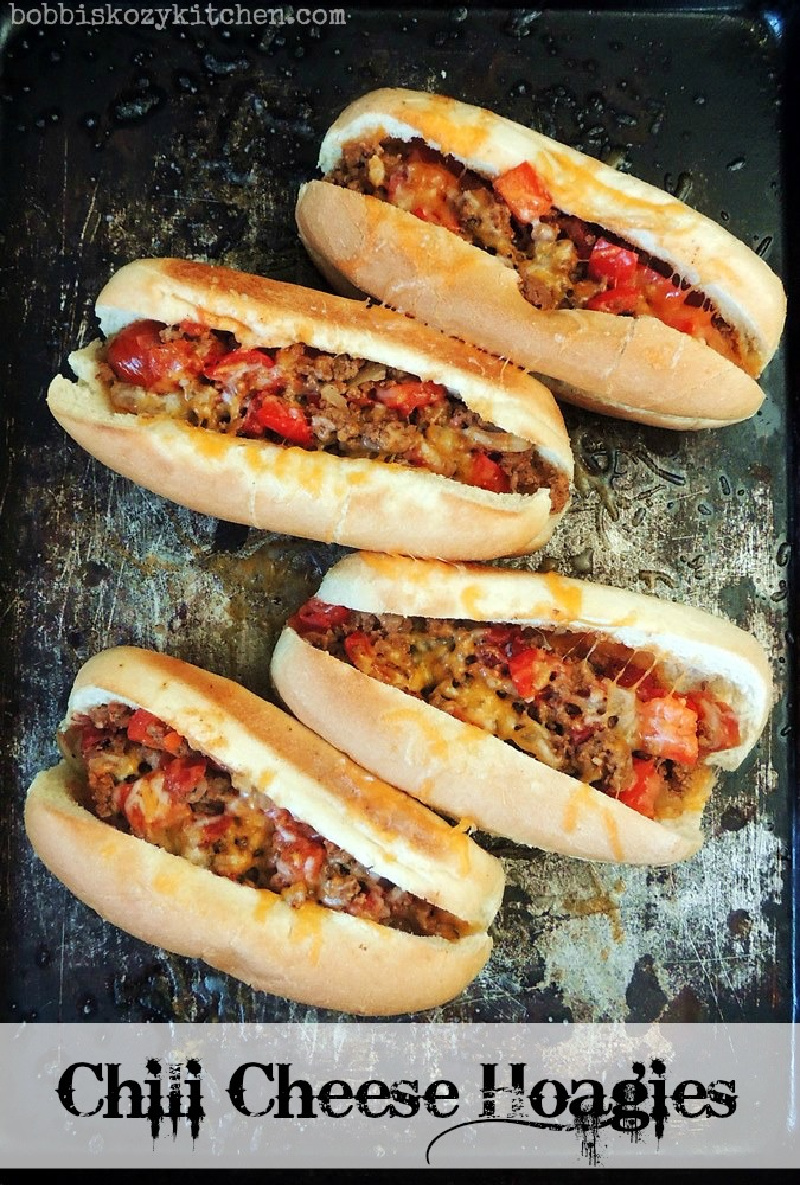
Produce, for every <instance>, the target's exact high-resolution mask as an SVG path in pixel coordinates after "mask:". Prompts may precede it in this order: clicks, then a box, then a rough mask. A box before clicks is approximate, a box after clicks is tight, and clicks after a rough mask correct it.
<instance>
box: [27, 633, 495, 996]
mask: <svg viewBox="0 0 800 1185" xmlns="http://www.w3.org/2000/svg"><path fill="white" fill-rule="evenodd" d="M59 745H60V747H61V749H62V751H63V753H64V757H65V760H64V761H62V763H61V764H60V765H58V766H57V767H55V768H53V769H50V770H48V771H46V772H44V773H42V774H40V775H39V776H38V777H37V778H36V779H35V781H34V782H33V784H32V786H31V788H30V790H29V793H28V796H27V800H26V806H25V825H26V829H27V833H28V835H29V837H30V840H31V842H32V844H33V847H34V849H35V850H36V852H37V853H38V855H39V856H40V857H41V859H42V860H43V861H44V863H45V864H46V865H47V867H48V868H49V869H50V870H51V871H52V872H53V873H54V874H55V875H56V876H57V877H58V878H59V879H60V880H61V881H63V882H64V884H65V885H67V886H68V888H70V889H71V890H72V891H73V892H74V893H75V894H76V895H77V896H78V897H79V898H80V899H81V900H83V901H84V902H86V903H87V904H88V905H90V906H91V907H92V908H93V909H95V910H96V911H97V912H98V913H100V914H101V915H102V916H103V917H104V918H106V919H108V920H110V921H112V922H113V923H114V924H115V925H117V926H119V927H120V928H121V929H123V930H126V931H128V932H129V933H131V934H134V935H136V936H137V937H139V938H142V939H144V940H146V941H147V942H151V943H153V944H155V945H158V946H161V947H164V948H165V949H167V950H170V951H173V952H175V953H178V954H181V955H187V956H190V957H193V958H195V957H196V958H202V959H204V960H205V961H206V962H207V963H209V964H211V965H212V966H213V967H216V968H218V969H219V970H221V971H225V972H228V973H230V974H231V975H234V976H236V977H237V978H239V979H241V980H243V981H244V982H246V983H248V984H250V985H252V986H253V987H255V988H258V989H260V990H263V991H267V992H272V993H275V994H279V995H282V996H287V997H289V998H290V999H294V1000H299V1001H302V1002H305V1003H309V1004H314V1005H318V1006H321V1007H326V1008H334V1009H339V1010H343V1011H346V1012H352V1013H362V1014H365V1015H384V1014H387V1015H388V1014H394V1013H401V1012H406V1011H415V1010H418V1009H422V1008H429V1007H433V1006H434V1005H438V1004H440V1003H443V1002H444V1001H446V1000H448V999H450V998H451V997H453V996H455V995H457V994H458V993H459V992H460V991H461V989H462V988H463V987H464V986H465V985H466V984H467V983H468V982H469V981H470V980H471V979H472V978H473V977H474V976H475V975H477V973H478V971H479V970H480V969H481V967H482V966H483V965H484V963H485V962H486V960H487V958H488V957H489V953H490V950H491V945H492V943H491V939H490V938H489V937H488V935H487V933H486V929H487V926H488V925H489V923H490V922H491V920H492V918H493V917H494V915H495V913H496V911H497V908H498V906H499V903H500V899H501V896H502V892H503V884H504V877H503V872H502V865H501V864H500V862H499V861H498V860H496V859H495V858H494V857H492V856H490V855H488V854H487V853H486V852H484V851H483V850H482V849H480V848H479V847H478V846H477V845H476V844H475V843H474V842H473V841H472V840H471V839H470V838H469V837H468V836H467V835H466V834H462V833H459V832H458V831H456V830H454V829H453V828H451V827H449V826H448V825H447V824H446V823H445V822H444V821H443V820H441V819H440V818H439V817H438V816H437V815H435V814H433V812H431V811H429V810H427V808H425V807H423V806H422V805H420V804H419V803H416V802H414V801H413V800H411V799H409V798H408V796H407V795H404V794H402V793H401V792H400V791H399V790H396V789H394V788H393V787H391V786H387V785H386V784H385V783H383V782H381V781H380V780H378V779H377V778H375V777H373V776H371V775H370V774H368V773H366V772H365V771H364V770H363V769H360V768H359V767H358V766H356V765H355V764H354V763H353V762H352V761H350V759H349V758H346V757H345V756H344V755H343V754H341V753H339V752H337V751H336V750H334V749H332V748H331V747H330V746H329V745H328V744H327V743H326V742H325V741H323V740H320V738H319V737H317V736H315V735H314V734H313V733H311V732H310V731H309V730H308V729H307V728H305V727H304V726H303V725H302V724H298V722H297V721H296V720H292V719H291V718H290V717H288V716H287V715H286V714H285V713H284V712H282V711H280V709H278V708H276V707H274V706H273V705H271V704H269V703H266V702H265V701H263V700H261V699H259V698H258V697H256V696H255V695H253V694H251V693H250V692H248V691H246V690H245V689H244V688H242V687H240V686H238V685H237V684H235V683H232V682H230V681H229V680H227V679H223V678H221V677H220V676H218V675H214V674H210V673H208V672H206V671H203V670H200V669H199V668H197V667H194V666H191V665H189V664H187V663H184V662H181V661H179V660H178V659H175V658H170V657H167V656H164V655H161V654H156V653H154V652H151V651H145V650H138V649H135V648H132V647H119V648H117V649H113V650H108V651H104V652H102V653H100V654H98V655H96V656H95V657H94V658H92V659H90V660H89V662H88V663H86V665H85V666H84V667H83V668H82V669H81V671H80V672H79V674H78V677H77V679H76V680H75V684H74V687H73V690H72V694H71V696H70V701H69V708H68V711H67V715H66V718H65V720H64V722H63V724H62V726H61V729H60V732H59Z"/></svg>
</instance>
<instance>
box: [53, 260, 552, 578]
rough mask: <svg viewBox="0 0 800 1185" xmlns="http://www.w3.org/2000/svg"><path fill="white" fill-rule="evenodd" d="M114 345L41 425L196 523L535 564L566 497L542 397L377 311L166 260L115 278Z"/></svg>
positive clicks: (82, 359)
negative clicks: (49, 422) (204, 518)
mask: <svg viewBox="0 0 800 1185" xmlns="http://www.w3.org/2000/svg"><path fill="white" fill-rule="evenodd" d="M97 314H98V318H99V320H100V324H101V326H102V328H103V331H104V333H105V334H106V335H107V337H108V339H109V340H108V341H106V342H102V341H96V342H93V343H92V344H91V345H90V346H88V347H87V348H86V349H83V350H78V351H77V352H75V353H73V354H72V355H70V364H71V366H72V368H73V370H74V372H75V373H76V375H77V376H78V381H77V382H76V383H72V382H69V381H67V380H66V379H65V378H62V377H58V378H55V379H54V380H53V382H52V384H51V386H50V390H49V393H48V398H47V402H48V405H49V407H50V410H51V412H52V413H53V415H54V416H55V418H56V419H57V420H58V422H59V423H60V424H61V425H62V427H63V428H64V429H65V430H66V431H67V432H68V433H69V434H70V436H72V437H73V438H74V439H75V440H76V441H77V442H78V443H79V444H80V445H81V446H82V447H83V448H85V449H86V450H87V451H88V452H89V453H91V454H92V455H93V456H95V457H97V458H98V459H99V460H101V461H102V462H103V463H104V464H106V465H108V466H109V467H110V468H112V469H114V470H116V471H117V472H119V473H122V474H124V475H125V476H126V477H129V478H131V479H132V480H133V481H136V482H138V483H139V484H140V485H142V486H144V487H146V488H147V489H150V490H153V491H155V492H156V493H158V494H161V495H163V496H164V497H167V498H170V499H172V500H173V501H175V502H179V503H181V504H182V505H185V506H188V507H190V508H192V509H194V510H197V511H200V512H202V513H204V514H209V515H214V516H216V517H218V518H222V519H227V520H229V521H232V522H238V523H245V524H249V525H250V526H254V527H261V528H266V529H270V530H275V531H282V532H284V533H287V534H290V535H298V536H301V537H304V538H309V539H319V540H323V541H325V542H334V543H340V544H344V545H347V546H351V547H363V548H369V549H371V550H376V551H389V552H402V553H406V554H411V555H422V556H435V557H441V558H447V559H456V558H466V559H470V558H473V559H478V558H481V559H488V558H494V557H498V556H501V555H505V554H509V555H510V554H517V553H523V552H527V551H530V550H532V549H535V548H537V547H540V546H541V545H542V544H544V543H545V542H546V541H547V540H548V539H549V537H550V535H551V534H552V531H553V529H554V527H555V525H556V523H557V522H558V521H559V519H560V518H561V516H562V514H563V512H564V509H565V507H566V505H567V503H568V500H569V486H570V481H571V478H572V473H573V459H572V453H571V450H570V444H569V437H568V436H567V433H566V429H565V427H564V422H563V419H562V417H561V413H560V411H559V409H558V406H557V404H556V403H555V400H554V399H553V397H552V395H551V394H550V392H549V391H548V390H547V388H545V387H544V386H542V385H541V384H540V383H538V382H537V381H536V380H534V379H532V378H531V377H530V376H529V375H527V374H525V373H524V372H523V371H521V370H519V369H518V368H516V367H513V366H508V365H506V364H503V363H501V362H500V361H499V360H498V359H497V358H494V357H493V356H491V355H489V354H485V353H482V352H481V351H480V350H477V349H475V348H474V347H472V346H465V345H464V344H463V343H461V342H457V341H454V340H452V339H449V338H447V337H446V336H445V335H444V334H441V333H439V332H437V331H435V330H432V329H430V328H428V327H426V326H423V325H419V324H416V323H415V322H413V321H412V320H411V319H410V318H408V317H403V316H401V315H400V314H397V313H393V312H390V311H389V310H387V309H382V308H369V307H367V306H365V305H364V304H363V303H359V302H356V301H349V300H344V299H342V298H340V297H336V296H330V295H328V294H325V293H322V292H317V291H314V290H312V289H307V288H301V287H296V286H294V285H291V284H282V283H279V282H277V281H273V280H267V279H263V278H261V277H257V276H251V275H247V274H245V273H241V272H236V271H232V270H230V269H228V268H223V267H216V266H212V265H209V264H203V263H194V262H190V261H186V260H177V259H150V260H139V261H137V262H134V263H131V264H128V265H127V266H126V267H123V268H122V269H121V270H120V271H119V272H118V273H117V274H116V275H115V276H114V277H113V278H112V279H111V281H110V282H109V283H108V284H107V285H106V287H105V288H104V289H103V291H102V292H101V293H100V296H99V297H98V300H97Z"/></svg>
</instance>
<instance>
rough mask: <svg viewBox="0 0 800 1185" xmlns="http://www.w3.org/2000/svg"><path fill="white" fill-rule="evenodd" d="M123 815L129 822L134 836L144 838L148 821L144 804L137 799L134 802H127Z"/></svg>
mask: <svg viewBox="0 0 800 1185" xmlns="http://www.w3.org/2000/svg"><path fill="white" fill-rule="evenodd" d="M123 814H124V815H125V818H126V819H127V820H128V825H129V827H130V829H131V831H132V832H133V834H134V835H138V836H143V835H144V834H145V833H146V828H147V820H146V818H145V814H144V811H143V810H142V804H141V803H140V802H139V800H138V799H136V800H135V801H134V802H126V803H125V806H124V807H123Z"/></svg>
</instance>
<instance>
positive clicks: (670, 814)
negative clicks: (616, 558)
mask: <svg viewBox="0 0 800 1185" xmlns="http://www.w3.org/2000/svg"><path fill="white" fill-rule="evenodd" d="M271 673H272V679H273V682H274V685H275V687H276V688H277V691H278V693H279V695H280V696H281V698H282V700H283V702H284V703H285V704H286V705H287V706H288V707H289V709H290V710H291V711H292V712H294V714H295V715H296V716H297V717H298V718H299V719H300V720H302V721H304V723H306V724H307V725H308V726H309V727H310V728H313V729H314V731H315V732H317V733H319V735H320V736H324V737H325V738H326V739H327V740H329V741H330V742H331V743H332V744H334V745H336V746H337V748H339V749H341V750H343V751H344V752H345V753H348V754H349V755H350V756H351V757H353V758H354V759H355V760H357V761H359V762H361V763H362V764H363V765H364V766H365V767H366V768H368V769H371V770H372V771H373V772H374V773H376V774H378V775H379V776H380V777H383V778H386V779H387V781H391V782H392V783H393V784H394V785H396V786H399V787H400V788H401V789H403V790H405V791H406V792H407V793H409V794H411V795H414V796H415V797H416V798H419V799H420V800H422V801H423V802H425V803H427V804H428V805H429V806H431V807H433V808H434V809H435V810H437V811H439V812H441V813H442V814H444V815H447V816H450V817H452V818H459V819H462V820H468V821H469V822H470V823H471V824H473V825H474V826H476V827H478V828H480V829H481V830H483V831H486V832H489V833H492V834H495V835H501V836H507V837H509V838H510V839H512V840H515V841H517V842H519V843H523V844H528V845H531V846H534V847H537V848H542V849H545V850H547V851H552V852H559V853H562V854H564V855H567V856H577V857H580V858H582V859H586V860H600V861H613V862H620V863H631V864H669V863H672V862H673V861H677V860H683V859H686V858H687V857H689V856H691V855H692V854H693V853H694V852H696V851H697V849H698V848H699V847H700V846H701V844H702V842H703V836H702V832H701V816H702V811H703V807H704V804H705V801H706V800H707V798H708V795H709V793H710V791H711V785H712V782H713V777H714V769H715V767H719V768H722V769H735V768H736V767H737V766H738V765H739V764H740V763H741V761H742V760H743V758H744V757H745V755H746V754H747V753H748V752H749V750H750V749H751V748H752V747H753V745H754V744H755V742H756V740H757V739H758V737H759V735H760V734H761V732H762V730H763V728H764V724H765V722H766V719H767V715H768V712H769V710H770V707H771V703H772V684H771V676H770V670H769V666H768V663H767V659H766V656H765V654H764V652H763V650H762V649H761V647H760V646H759V644H758V643H757V642H756V641H755V639H754V638H752V637H751V636H750V635H749V634H746V633H745V632H743V631H742V630H740V629H738V628H737V627H736V626H734V625H732V624H731V623H730V622H727V621H725V620H722V619H720V618H717V617H714V616H712V615H710V614H708V613H704V612H702V611H700V610H698V609H694V608H690V607H688V606H684V605H677V604H673V603H670V602H665V601H661V600H659V599H657V598H655V597H652V596H647V595H644V594H639V593H631V592H625V591H623V590H621V589H617V588H609V587H603V586H600V585H594V584H590V583H587V582H585V581H579V580H571V579H566V578H564V577H561V576H558V575H554V574H549V575H532V574H530V573H527V572H518V571H512V570H507V569H506V570H504V569H498V568H484V567H480V566H477V565H473V566H470V565H458V566H456V565H448V564H441V563H435V562H424V561H416V562H415V561H412V560H403V559H401V558H399V557H395V558H392V557H388V556H376V555H366V554H362V555H358V554H356V555H351V556H348V557H346V558H345V559H344V560H342V561H341V562H340V563H338V564H336V565H335V566H334V567H333V568H331V569H330V570H329V572H328V573H327V575H326V576H325V578H324V580H323V582H322V584H321V586H320V588H319V591H318V593H317V596H316V598H314V599H312V600H311V601H309V602H308V603H307V604H306V605H305V606H303V607H302V608H301V609H300V610H299V611H298V613H296V614H295V615H294V616H293V617H292V618H291V619H290V621H289V623H288V625H287V627H286V628H285V629H284V631H283V633H282V634H281V637H280V639H279V641H278V645H277V647H276V649H275V652H274V655H273V661H272V668H271Z"/></svg>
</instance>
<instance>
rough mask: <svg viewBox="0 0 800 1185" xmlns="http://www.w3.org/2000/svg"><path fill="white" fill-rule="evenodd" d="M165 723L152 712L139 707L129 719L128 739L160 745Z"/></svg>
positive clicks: (138, 742) (145, 743)
mask: <svg viewBox="0 0 800 1185" xmlns="http://www.w3.org/2000/svg"><path fill="white" fill-rule="evenodd" d="M163 734H164V725H163V724H162V723H161V721H160V720H159V719H158V717H157V716H154V715H153V714H152V712H148V711H146V710H145V709H144V708H137V709H136V711H135V712H134V713H133V715H132V716H131V718H130V720H129V721H128V740H129V741H134V742H135V743H137V744H142V745H153V744H154V742H155V744H156V746H160V742H161V740H162V738H163Z"/></svg>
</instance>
